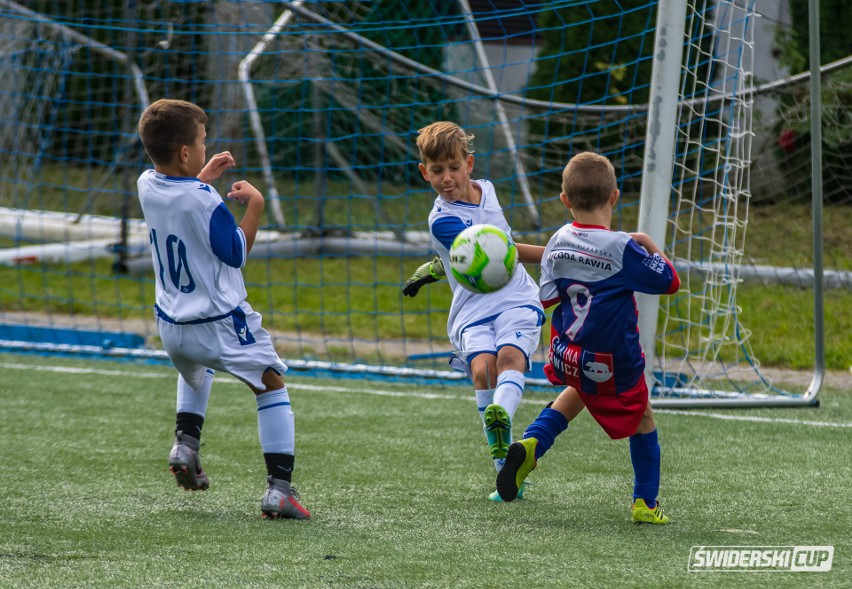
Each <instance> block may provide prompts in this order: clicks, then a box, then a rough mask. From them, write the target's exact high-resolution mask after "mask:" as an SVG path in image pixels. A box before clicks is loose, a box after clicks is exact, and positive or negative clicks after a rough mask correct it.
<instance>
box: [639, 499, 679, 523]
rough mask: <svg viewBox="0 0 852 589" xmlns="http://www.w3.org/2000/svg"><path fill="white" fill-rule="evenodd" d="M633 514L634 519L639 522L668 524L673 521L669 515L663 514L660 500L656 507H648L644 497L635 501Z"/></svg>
mask: <svg viewBox="0 0 852 589" xmlns="http://www.w3.org/2000/svg"><path fill="white" fill-rule="evenodd" d="M631 511H632V513H633V515H632V517H633V521H634V522H636V523H637V524H668V523H671V520H670V519H669V516H667V515H663V512H662V511H660V502H659V501H657V505H656V506H655V507H654V509H651V508H650V507H648V505H647V504H646V503H645V500H644V499H636V500H635V501H634V502H633V508H632V509H631Z"/></svg>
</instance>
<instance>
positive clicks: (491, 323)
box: [450, 307, 544, 375]
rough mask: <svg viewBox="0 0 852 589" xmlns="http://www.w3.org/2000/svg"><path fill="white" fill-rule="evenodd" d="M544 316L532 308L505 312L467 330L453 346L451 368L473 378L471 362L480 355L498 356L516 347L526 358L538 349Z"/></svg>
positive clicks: (458, 337) (459, 335)
mask: <svg viewBox="0 0 852 589" xmlns="http://www.w3.org/2000/svg"><path fill="white" fill-rule="evenodd" d="M543 323H544V313H542V312H540V311H538V310H536V309H533V308H530V307H515V308H512V309H506V310H505V311H503V312H502V313H500V314H499V315H497V316H495V317H493V318H488V319H486V320H484V321H482V322H476V323H474V324H473V325H469V326H466V327H464V328H463V329H462V330H461V332H460V333H459V334H458V335H457V336H456V338H455V340H456V341H452V342H451V343H452V344H453V358H452V359H451V360H450V366H452V367H453V368H455V369H456V370H461V371H462V372H464V373H466V374H467V375H470V360H471V359H472V358H473V357H474V356H477V355H479V354H483V353H486V354H493V355H497V352H498V351H499V350H500V348H502V347H504V346H513V347H516V348H518V349H519V350H520V351H521V352H523V353H524V355H525V356H526V357H527V366H528V368H529V362H530V357H531V356H532V355H533V354H534V353H535V351H536V350H537V349H538V342H539V337H540V336H541V326H542V324H543Z"/></svg>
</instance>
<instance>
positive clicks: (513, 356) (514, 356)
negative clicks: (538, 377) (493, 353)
mask: <svg viewBox="0 0 852 589" xmlns="http://www.w3.org/2000/svg"><path fill="white" fill-rule="evenodd" d="M526 367H527V357H526V356H525V355H524V353H523V352H522V351H521V350H519V349H518V348H516V347H515V346H503V347H502V348H500V351H499V352H498V354H497V372H503V371H504V370H517V371H518V372H524V371H525V369H526Z"/></svg>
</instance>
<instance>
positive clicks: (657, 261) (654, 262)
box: [642, 254, 667, 274]
mask: <svg viewBox="0 0 852 589" xmlns="http://www.w3.org/2000/svg"><path fill="white" fill-rule="evenodd" d="M642 263H643V264H644V265H645V266H647V267H648V269H649V270H651V271H653V272H656V273H657V274H662V273H663V272H664V271H665V269H666V266H667V264H666V261H665V260H664V259H663V258H661V257H660V254H654V255H653V256H648V257H647V258H645V259H644V260H642Z"/></svg>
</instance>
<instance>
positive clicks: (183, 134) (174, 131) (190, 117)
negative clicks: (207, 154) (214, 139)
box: [139, 98, 207, 165]
mask: <svg viewBox="0 0 852 589" xmlns="http://www.w3.org/2000/svg"><path fill="white" fill-rule="evenodd" d="M199 123H200V124H202V125H206V124H207V114H206V113H205V112H204V111H203V110H202V109H201V107H200V106H198V105H195V104H193V103H191V102H186V101H185V100H172V99H168V98H163V99H161V100H158V101H156V102H154V103H153V104H151V105H150V106H149V107H148V108H146V109H145V111H144V112H143V113H142V116H141V117H140V118H139V138H140V139H141V140H142V145H143V146H144V147H145V151H146V152H148V156H149V157H150V158H151V159H152V160H153V162H154V163H155V164H160V165H165V164H169V163H171V162H172V161H173V160H174V158H175V156H176V155H177V152H178V151H179V150H180V148H181V147H183V146H184V145H191V144H192V143H193V142H194V141H195V139H196V137H197V136H198V125H199Z"/></svg>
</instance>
